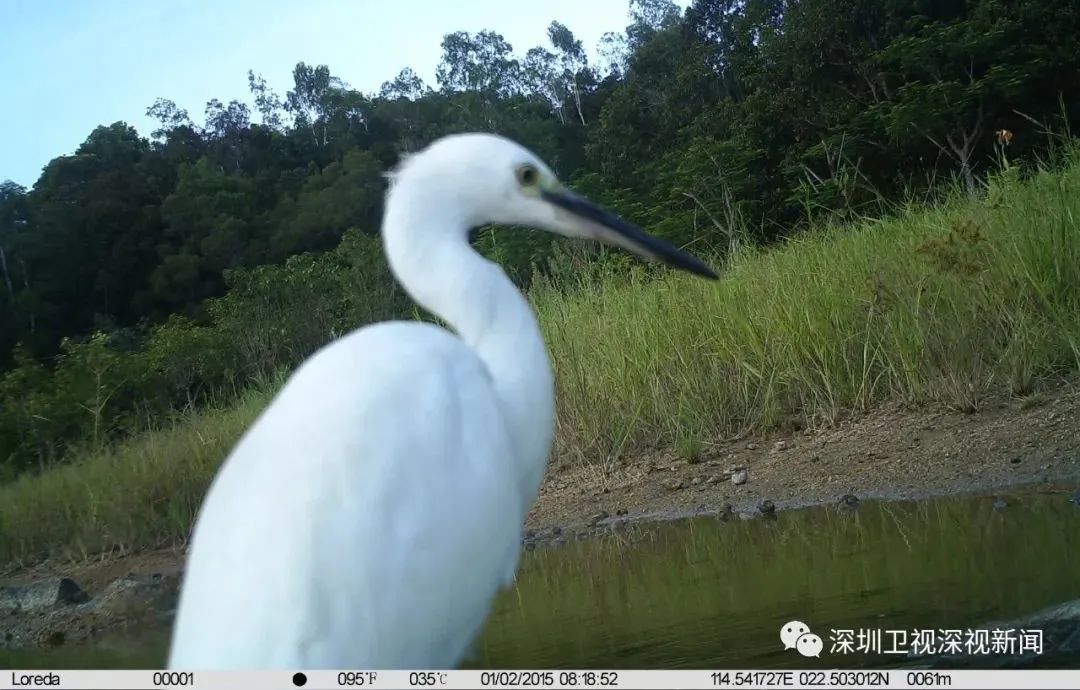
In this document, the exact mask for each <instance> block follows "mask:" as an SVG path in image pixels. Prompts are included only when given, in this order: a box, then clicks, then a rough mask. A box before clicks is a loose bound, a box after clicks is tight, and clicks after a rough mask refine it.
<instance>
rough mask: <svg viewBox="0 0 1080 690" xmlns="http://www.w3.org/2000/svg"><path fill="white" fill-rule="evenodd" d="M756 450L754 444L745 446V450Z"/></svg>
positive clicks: (756, 447) (756, 446)
mask: <svg viewBox="0 0 1080 690" xmlns="http://www.w3.org/2000/svg"><path fill="white" fill-rule="evenodd" d="M757 449H758V444H756V443H747V444H746V450H757Z"/></svg>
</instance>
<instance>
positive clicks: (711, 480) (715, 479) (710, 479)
mask: <svg viewBox="0 0 1080 690" xmlns="http://www.w3.org/2000/svg"><path fill="white" fill-rule="evenodd" d="M719 482H720V477H717V476H716V475H715V474H711V475H709V477H708V479H706V480H705V483H706V484H718V483H719Z"/></svg>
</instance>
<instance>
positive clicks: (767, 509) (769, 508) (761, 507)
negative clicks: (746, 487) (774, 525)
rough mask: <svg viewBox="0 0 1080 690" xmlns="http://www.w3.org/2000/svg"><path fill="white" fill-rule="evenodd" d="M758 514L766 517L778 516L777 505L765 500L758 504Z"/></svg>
mask: <svg viewBox="0 0 1080 690" xmlns="http://www.w3.org/2000/svg"><path fill="white" fill-rule="evenodd" d="M757 509H758V512H759V513H761V514H762V515H765V516H772V515H775V514H776V505H775V504H774V503H773V502H772V501H770V500H769V499H765V500H764V501H762V502H761V503H758V507H757Z"/></svg>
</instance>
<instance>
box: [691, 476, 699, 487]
mask: <svg viewBox="0 0 1080 690" xmlns="http://www.w3.org/2000/svg"><path fill="white" fill-rule="evenodd" d="M700 483H701V477H694V478H693V479H691V480H690V486H697V485H698V484H700Z"/></svg>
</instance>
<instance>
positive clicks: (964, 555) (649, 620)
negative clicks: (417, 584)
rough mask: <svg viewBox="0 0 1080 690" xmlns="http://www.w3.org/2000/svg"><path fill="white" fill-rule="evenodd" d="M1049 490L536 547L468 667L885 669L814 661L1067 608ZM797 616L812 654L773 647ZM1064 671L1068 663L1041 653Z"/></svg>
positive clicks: (702, 524) (1073, 527) (151, 657)
mask: <svg viewBox="0 0 1080 690" xmlns="http://www.w3.org/2000/svg"><path fill="white" fill-rule="evenodd" d="M1066 499H1067V494H1061V493H1056V494H1036V493H1028V494H1021V495H1016V496H1009V497H1007V500H1008V503H1009V505H1008V506H1007V507H1005V508H1003V509H1002V508H995V506H994V497H988V498H952V499H941V500H934V501H925V502H871V501H864V502H863V503H862V505H861V506H859V508H858V509H857V510H856V511H854V512H852V511H849V510H845V509H841V508H832V507H827V508H816V509H809V510H800V511H791V512H785V513H781V514H779V515H778V516H777V517H776V518H775V519H772V520H766V519H755V520H749V521H738V520H736V521H732V522H721V521H718V520H716V519H714V518H694V519H689V520H681V521H677V522H670V523H662V524H653V525H649V526H643V527H634V528H630V529H628V530H625V531H622V532H617V533H614V534H612V535H610V536H608V537H604V538H599V539H592V540H588V541H582V542H575V543H571V544H568V545H566V546H563V547H559V548H546V549H538V550H536V551H533V552H530V553H527V554H526V555H525V557H524V559H523V561H522V567H521V570H520V572H519V577H518V582H517V585H516V587H514V588H512V589H510V590H508V591H506V592H504V594H503V595H502V596H501V597H500V599H499V600H498V601H497V603H496V606H495V609H494V612H493V614H492V617H491V620H490V623H489V625H488V628H487V630H486V631H485V633H484V635H483V636H482V638H481V639H480V640H478V642H477V644H476V651H475V654H474V656H473V658H471V659H470V660H469V661H468V662H467V663H466V664H465V666H466V667H470V668H530V669H532V668H615V669H649V668H755V669H758V668H792V667H802V668H810V667H834V668H835V667H845V668H846V667H868V666H883V665H884V666H890V665H892V666H897V665H901V664H903V663H907V662H906V661H905V660H904V659H901V658H897V657H885V656H878V657H872V656H871V657H868V656H866V655H865V654H847V655H839V654H836V653H831V654H830V651H829V648H830V643H829V642H828V635H829V630H830V629H839V628H846V629H860V628H870V629H882V630H886V629H906V630H917V629H926V628H933V629H942V628H967V627H977V626H979V625H980V624H984V623H987V622H989V621H999V620H1011V619H1014V618H1017V617H1021V616H1024V615H1026V614H1030V613H1032V612H1034V611H1036V610H1038V609H1041V608H1043V607H1046V606H1048V605H1052V604H1056V603H1059V602H1064V601H1068V600H1071V599H1077V598H1080V507H1077V506H1076V505H1074V504H1072V503H1070V502H1069V501H1068V500H1066ZM793 619H794V620H799V621H803V622H805V623H806V624H807V625H809V626H810V628H811V630H812V631H814V632H815V633H817V634H819V635H820V636H821V637H822V638H823V639H824V640H825V651H824V652H823V653H822V655H821V657H820V658H818V659H813V658H804V657H802V656H800V655H799V654H797V653H796V652H795V651H793V650H784V648H783V645H782V644H781V642H780V639H779V630H780V627H781V626H782V625H783V624H784V623H786V622H787V621H789V620H793ZM167 636H168V631H167V630H164V629H162V630H157V631H139V632H138V633H137V634H134V635H128V636H125V637H120V638H114V639H112V640H109V641H106V642H103V643H101V644H96V645H94V646H81V647H68V648H63V647H61V648H58V649H55V650H49V651H17V652H13V651H11V650H0V667H4V668H56V669H60V668H155V667H160V666H161V665H162V663H163V661H164V658H165V649H166V645H167ZM1052 665H1055V666H1073V667H1080V657H1067V658H1065V659H1061V658H1058V659H1055V660H1054V662H1053V664H1052Z"/></svg>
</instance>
